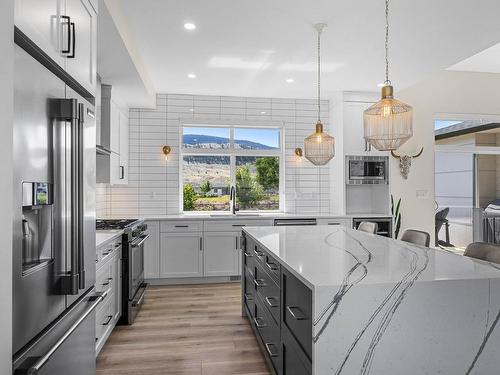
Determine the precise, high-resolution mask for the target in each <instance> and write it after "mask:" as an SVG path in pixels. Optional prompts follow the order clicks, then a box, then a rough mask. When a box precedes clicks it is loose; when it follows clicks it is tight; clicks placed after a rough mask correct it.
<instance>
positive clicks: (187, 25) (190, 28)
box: [184, 22, 196, 30]
mask: <svg viewBox="0 0 500 375" xmlns="http://www.w3.org/2000/svg"><path fill="white" fill-rule="evenodd" d="M184 28H185V29H186V30H194V29H196V25H195V24H194V23H191V22H187V23H185V24H184Z"/></svg>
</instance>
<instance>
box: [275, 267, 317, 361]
mask: <svg viewBox="0 0 500 375" xmlns="http://www.w3.org/2000/svg"><path fill="white" fill-rule="evenodd" d="M281 286H282V290H283V301H282V303H281V305H282V316H283V323H284V324H285V325H286V326H287V327H288V329H289V330H290V332H291V334H292V335H293V337H295V339H296V340H297V342H298V344H299V345H300V347H301V348H302V350H304V352H305V353H306V354H307V356H308V358H309V359H311V352H312V292H311V290H310V289H309V288H308V287H307V286H305V285H304V284H303V283H302V282H301V281H300V280H298V279H297V278H296V277H295V276H294V275H292V274H291V273H290V272H288V271H287V270H285V269H284V268H283V269H282V281H281Z"/></svg>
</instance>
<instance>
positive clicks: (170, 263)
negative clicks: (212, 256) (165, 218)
mask: <svg viewBox="0 0 500 375" xmlns="http://www.w3.org/2000/svg"><path fill="white" fill-rule="evenodd" d="M201 276H203V236H202V233H201V232H194V233H162V234H161V236H160V278H175V277H201Z"/></svg>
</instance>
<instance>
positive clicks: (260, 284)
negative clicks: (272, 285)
mask: <svg viewBox="0 0 500 375" xmlns="http://www.w3.org/2000/svg"><path fill="white" fill-rule="evenodd" d="M253 283H254V284H255V286H256V287H257V288H259V287H263V286H266V282H265V281H264V280H263V279H255V280H254V281H253Z"/></svg>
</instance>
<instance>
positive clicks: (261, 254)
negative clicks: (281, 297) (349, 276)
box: [253, 244, 281, 286]
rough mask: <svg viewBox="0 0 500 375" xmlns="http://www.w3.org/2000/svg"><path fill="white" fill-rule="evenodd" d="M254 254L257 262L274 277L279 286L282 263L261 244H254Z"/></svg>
mask: <svg viewBox="0 0 500 375" xmlns="http://www.w3.org/2000/svg"><path fill="white" fill-rule="evenodd" d="M253 254H254V259H255V262H256V263H258V264H260V265H261V266H262V268H264V269H265V270H266V272H268V273H269V275H271V276H272V277H273V278H274V281H275V282H276V284H278V286H279V285H280V268H281V267H280V264H279V263H278V262H277V261H276V260H275V259H274V257H273V256H271V255H270V254H269V253H268V252H267V250H265V249H263V248H262V247H261V246H260V245H258V244H254V245H253Z"/></svg>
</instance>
